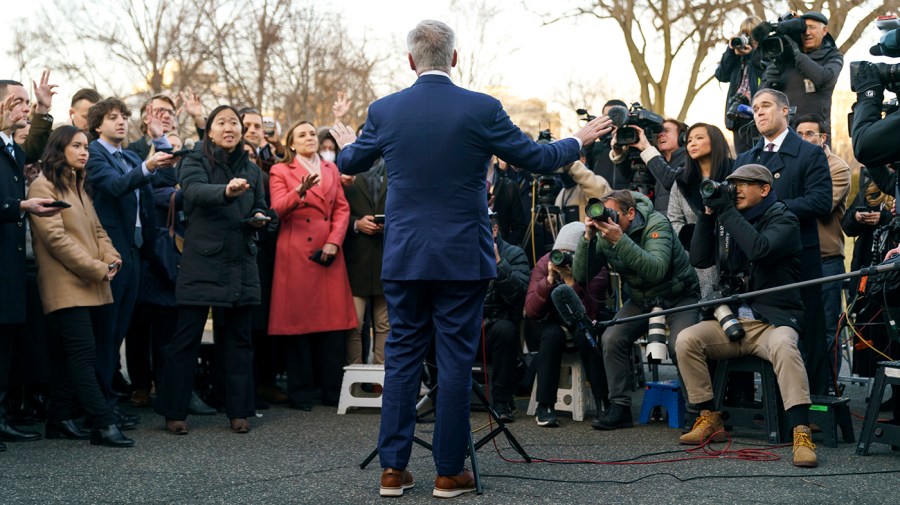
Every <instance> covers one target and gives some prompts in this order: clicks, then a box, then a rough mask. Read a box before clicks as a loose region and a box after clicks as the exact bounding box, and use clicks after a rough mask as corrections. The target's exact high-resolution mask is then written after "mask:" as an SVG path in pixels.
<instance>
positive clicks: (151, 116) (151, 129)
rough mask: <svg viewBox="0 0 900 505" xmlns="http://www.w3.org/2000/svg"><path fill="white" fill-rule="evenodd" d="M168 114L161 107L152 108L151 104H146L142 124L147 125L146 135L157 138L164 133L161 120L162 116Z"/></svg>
mask: <svg viewBox="0 0 900 505" xmlns="http://www.w3.org/2000/svg"><path fill="white" fill-rule="evenodd" d="M168 114H169V113H168V112H166V110H165V109H163V108H162V107H158V108H156V109H154V108H153V106H152V105H148V106H147V112H146V114H144V124H146V125H147V135H150V138H151V139H158V138H159V137H161V136H162V135H163V134H164V133H165V128H164V127H163V124H162V121H163V117H164V116H167V115H168Z"/></svg>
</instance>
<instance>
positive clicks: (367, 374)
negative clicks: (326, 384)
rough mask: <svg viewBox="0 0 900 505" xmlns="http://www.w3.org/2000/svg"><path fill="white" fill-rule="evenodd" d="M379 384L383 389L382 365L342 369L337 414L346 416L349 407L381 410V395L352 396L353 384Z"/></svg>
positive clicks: (348, 366) (350, 366)
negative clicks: (342, 378)
mask: <svg viewBox="0 0 900 505" xmlns="http://www.w3.org/2000/svg"><path fill="white" fill-rule="evenodd" d="M365 383H372V384H380V385H381V386H382V387H384V365H347V366H345V367H344V381H343V382H342V383H341V399H340V401H339V402H338V409H337V413H338V414H346V413H347V409H348V408H350V407H374V408H376V409H380V408H381V395H380V394H379V395H378V396H356V395H354V394H353V385H354V384H365Z"/></svg>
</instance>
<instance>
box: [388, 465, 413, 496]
mask: <svg viewBox="0 0 900 505" xmlns="http://www.w3.org/2000/svg"><path fill="white" fill-rule="evenodd" d="M415 485H416V483H415V482H413V476H412V474H411V473H409V470H406V469H404V470H396V469H394V468H385V469H384V471H383V472H381V491H380V494H381V496H403V492H404V491H406V490H407V489H412V488H413V487H415Z"/></svg>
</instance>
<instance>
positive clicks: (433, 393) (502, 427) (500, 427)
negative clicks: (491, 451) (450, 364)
mask: <svg viewBox="0 0 900 505" xmlns="http://www.w3.org/2000/svg"><path fill="white" fill-rule="evenodd" d="M437 388H438V387H437V386H434V387H433V388H431V389H430V390H429V391H428V394H426V395H425V396H423V397H422V399H421V400H419V403H417V404H416V410H417V411H418V410H419V409H420V408H422V406H424V405H425V402H426V401H427V400H428V399H429V398H431V399H432V404H433V403H434V399H435V398H436V397H437ZM472 392H473V393H475V396H476V397H477V398H478V401H479V402H480V403H481V405H482V407H484V408H485V410H487V412H488V415H489V416H491V419H493V422H494V423H496V424H497V427H496V428H494V429H493V430H491V431H490V433H488V434H487V435H485V436H483V437H481V438H480V439H479V440H478V441H477V442H475V441H474V440H473V438H472V433H471V432H469V459H470V460H471V462H472V475H474V477H475V492H476V493H478V494H481V493H482V489H481V472H480V471H479V470H478V459H477V458H476V456H475V451H477V450H478V449H481V448H482V447H483V446H484V445H485V444H487V443H488V442H490V441H491V440H493V439H494V437H496V436H497V435H499V434H501V433H503V434H504V435H506V440H507V441H509V445H511V446H512V447H513V449H515V450H516V452H518V453H519V455H520V456H522V459H524V460H525V462H526V463H531V456H529V455H528V453H526V452H525V449H524V448H523V447H522V446H521V444H519V441H518V440H516V437H515V436H513V434H512V432H510V431H509V428H507V427H506V424H505V423H504V422H503V421H501V420H500V416H498V415H497V411H495V410H494V407H493V406H491V403H490V402H489V401H488V399H487V395H485V393H484V386H482V385H481V384H479V383H478V382H476V381H475V380H473V381H472ZM431 412H434V407H433V406H432V407H431V408H430V409H429V410H428V411H426V412H425V413H423V414H422V415H419V416H417V417H416V421H417V422H418V421H419V420H420V419H421V417H422V416H424V415H428V414H429V413H431ZM413 442H415V443H417V444H419V445H421V446H422V447H424V448H426V449H428V450H429V451H430V450H432V447H431V444H429V443H428V442H426V441H424V440H422V439H421V438H419V437H417V436H413ZM377 455H378V447H375V449H374V450H372V452H371V453H369V455H368V456H367V457H366V459H364V460H363V462H362V463H360V464H359V467H360V468H361V469H364V468H366V466H368V465H369V463H371V462H372V460H373V459H375V456H377Z"/></svg>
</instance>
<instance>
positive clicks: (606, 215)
mask: <svg viewBox="0 0 900 505" xmlns="http://www.w3.org/2000/svg"><path fill="white" fill-rule="evenodd" d="M584 213H585V214H586V215H587V217H589V218H591V220H593V221H598V222H599V221H602V222H605V223H616V224H619V213H618V212H616V211H615V210H613V209H610V208H607V207H606V206H605V205H603V202H601V201H600V199H599V198H591V199H590V200H588V203H587V205H585V206H584Z"/></svg>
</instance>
